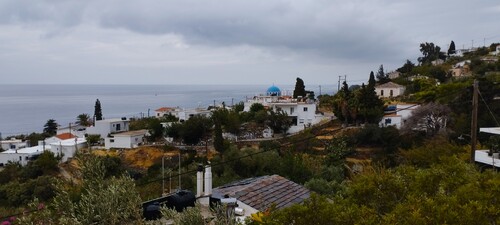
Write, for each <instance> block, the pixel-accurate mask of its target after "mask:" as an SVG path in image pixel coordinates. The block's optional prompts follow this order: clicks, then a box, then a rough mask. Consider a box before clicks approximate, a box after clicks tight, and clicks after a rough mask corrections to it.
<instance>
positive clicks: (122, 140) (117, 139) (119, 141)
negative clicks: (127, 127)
mask: <svg viewBox="0 0 500 225" xmlns="http://www.w3.org/2000/svg"><path fill="white" fill-rule="evenodd" d="M147 132H148V131H147V130H134V131H128V132H121V133H115V134H111V135H110V136H109V137H106V138H105V139H104V146H105V148H106V149H111V148H136V147H138V146H139V145H141V144H142V143H143V141H144V136H145V135H146V133H147Z"/></svg>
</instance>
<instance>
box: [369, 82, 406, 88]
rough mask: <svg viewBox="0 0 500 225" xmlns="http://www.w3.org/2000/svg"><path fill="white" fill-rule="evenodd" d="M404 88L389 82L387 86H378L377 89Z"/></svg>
mask: <svg viewBox="0 0 500 225" xmlns="http://www.w3.org/2000/svg"><path fill="white" fill-rule="evenodd" d="M400 87H404V86H403V85H399V84H396V83H393V82H387V83H385V84H381V85H377V86H376V88H400Z"/></svg>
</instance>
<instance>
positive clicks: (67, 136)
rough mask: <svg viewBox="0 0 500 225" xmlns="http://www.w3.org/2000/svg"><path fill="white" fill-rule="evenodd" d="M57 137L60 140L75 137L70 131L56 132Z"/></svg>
mask: <svg viewBox="0 0 500 225" xmlns="http://www.w3.org/2000/svg"><path fill="white" fill-rule="evenodd" d="M56 137H57V138H59V139H61V140H68V139H71V138H76V136H75V135H73V134H71V133H62V134H58V135H56Z"/></svg>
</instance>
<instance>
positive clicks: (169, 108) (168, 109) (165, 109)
mask: <svg viewBox="0 0 500 225" xmlns="http://www.w3.org/2000/svg"><path fill="white" fill-rule="evenodd" d="M173 110H174V108H171V107H161V108H159V109H157V110H155V111H156V112H170V111H173Z"/></svg>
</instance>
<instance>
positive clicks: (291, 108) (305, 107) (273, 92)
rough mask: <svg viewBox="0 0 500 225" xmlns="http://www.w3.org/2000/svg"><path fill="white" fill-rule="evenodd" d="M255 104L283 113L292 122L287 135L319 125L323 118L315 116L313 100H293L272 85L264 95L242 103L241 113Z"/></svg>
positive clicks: (247, 110)
mask: <svg viewBox="0 0 500 225" xmlns="http://www.w3.org/2000/svg"><path fill="white" fill-rule="evenodd" d="M304 97H305V96H304ZM256 103H258V104H262V105H263V106H264V107H266V108H268V109H271V110H272V111H274V112H285V113H286V114H287V115H288V117H290V119H291V121H292V126H291V127H290V129H289V130H288V132H289V133H297V132H299V131H301V130H304V129H305V128H306V127H310V126H312V125H314V124H317V123H319V122H320V121H321V120H322V119H323V118H324V117H323V115H321V114H316V108H317V106H316V102H315V100H313V99H309V98H307V97H305V98H300V99H294V98H293V97H292V96H288V95H283V92H282V91H281V90H280V89H279V88H278V87H276V86H274V85H273V86H271V87H269V88H268V89H267V91H266V94H265V95H260V96H254V97H253V98H252V99H248V100H247V101H246V102H245V103H244V108H243V111H245V112H249V111H250V108H251V107H252V105H253V104H256Z"/></svg>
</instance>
